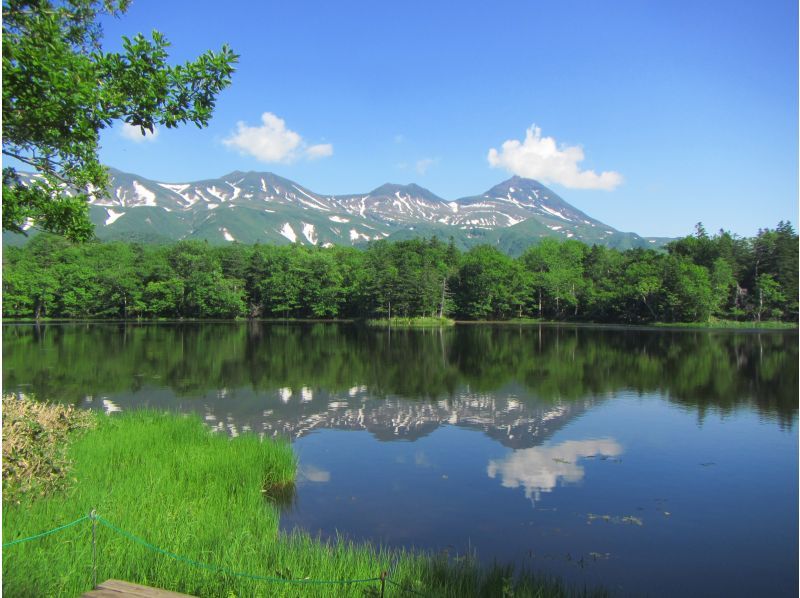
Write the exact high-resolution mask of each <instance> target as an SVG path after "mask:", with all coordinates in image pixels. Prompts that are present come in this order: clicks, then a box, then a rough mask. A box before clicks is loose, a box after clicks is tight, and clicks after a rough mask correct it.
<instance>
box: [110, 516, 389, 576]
mask: <svg viewBox="0 0 800 598" xmlns="http://www.w3.org/2000/svg"><path fill="white" fill-rule="evenodd" d="M95 517H96V518H97V521H99V522H100V523H101V524H103V525H105V526H106V527H107V528H109V529H110V530H112V531H114V532H116V533H117V534H119V535H121V536H123V537H125V538H127V539H128V540H131V541H132V542H136V543H137V544H141V545H142V546H144V547H145V548H147V549H149V550H152V551H154V552H158V553H159V554H163V555H164V556H168V557H170V558H171V559H174V560H176V561H179V562H182V563H186V564H188V565H192V566H194V567H199V568H201V569H206V570H209V571H214V572H217V573H225V574H226V575H233V576H235V577H244V578H247V579H254V580H257V581H268V582H273V583H297V584H348V583H369V582H373V581H381V578H380V577H368V578H365V579H284V578H283V577H266V576H263V575H254V574H252V573H243V572H240V571H233V570H231V569H228V568H227V567H219V566H217V565H210V564H208V563H202V562H200V561H196V560H194V559H190V558H188V557H185V556H181V555H179V554H175V553H174V552H170V551H168V550H164V549H163V548H159V547H158V546H155V545H153V544H150V543H149V542H148V541H147V540H144V539H142V538H140V537H138V536H134V535H133V534H131V533H130V532H126V531H125V530H122V529H120V528H118V527H117V526H115V525H114V524H113V523H111V522H110V521H106V520H105V519H104V518H103V517H101V516H100V515H95Z"/></svg>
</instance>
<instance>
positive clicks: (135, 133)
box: [120, 123, 158, 143]
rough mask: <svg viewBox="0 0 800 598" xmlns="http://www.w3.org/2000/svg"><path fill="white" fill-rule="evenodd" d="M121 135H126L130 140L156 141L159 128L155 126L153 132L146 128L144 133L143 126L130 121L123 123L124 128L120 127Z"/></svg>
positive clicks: (137, 141) (136, 141)
mask: <svg viewBox="0 0 800 598" xmlns="http://www.w3.org/2000/svg"><path fill="white" fill-rule="evenodd" d="M120 135H122V137H124V138H125V139H127V140H128V141H133V142H135V143H143V142H145V141H148V142H150V141H155V140H156V137H158V129H157V128H156V127H155V126H154V127H153V132H152V133H151V132H150V131H147V130H146V129H145V134H144V135H142V128H141V127H138V126H136V125H132V124H129V123H122V129H120Z"/></svg>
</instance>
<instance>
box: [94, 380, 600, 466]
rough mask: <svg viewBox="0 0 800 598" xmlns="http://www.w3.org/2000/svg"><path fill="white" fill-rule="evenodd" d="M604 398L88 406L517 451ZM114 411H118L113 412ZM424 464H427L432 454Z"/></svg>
mask: <svg viewBox="0 0 800 598" xmlns="http://www.w3.org/2000/svg"><path fill="white" fill-rule="evenodd" d="M602 401H603V400H602V399H596V398H588V399H580V400H573V401H555V402H549V401H541V400H536V399H535V398H533V397H530V396H526V395H525V391H524V389H522V388H520V387H518V386H512V387H510V388H507V389H501V390H498V391H497V392H495V393H493V394H485V393H472V392H467V391H466V390H463V391H459V392H456V393H455V394H454V395H453V396H452V397H450V398H448V399H440V400H438V401H413V400H407V399H404V398H401V397H394V396H392V397H387V398H375V397H374V396H373V395H372V394H371V392H370V390H369V388H368V387H366V386H363V387H353V388H351V389H349V390H348V391H347V392H344V393H331V392H328V391H325V390H317V389H313V390H312V389H309V388H306V389H303V390H302V391H301V392H294V391H293V390H292V389H287V388H280V389H277V390H275V391H272V392H256V391H253V390H250V389H240V390H235V391H230V392H229V393H227V394H225V395H224V396H222V395H220V394H219V393H207V394H204V395H202V396H199V397H196V398H194V399H189V400H187V399H179V398H176V397H175V396H174V395H173V393H171V392H169V391H167V390H164V389H158V388H148V387H145V388H143V389H140V390H139V391H138V392H136V393H120V394H118V395H115V397H114V401H111V400H109V399H107V398H103V399H101V400H100V401H99V402H98V400H97V399H95V398H93V397H92V398H87V399H84V400H83V401H81V402H80V403H79V405H80V406H82V407H87V408H98V409H99V408H102V409H104V410H105V411H106V412H107V413H111V412H116V411H125V410H129V409H136V408H139V407H149V408H157V409H177V410H179V411H181V412H194V413H197V414H198V415H200V416H201V417H202V418H203V419H204V420H205V422H206V424H207V425H208V426H209V427H210V428H211V429H212V430H214V431H216V432H222V433H226V434H228V435H230V436H233V437H236V436H239V435H240V434H241V433H243V432H255V433H256V434H258V435H260V436H261V437H268V438H275V437H287V438H291V439H293V440H296V439H298V438H302V437H304V436H307V435H308V434H310V433H312V432H314V431H318V430H324V429H335V430H349V431H366V432H369V433H370V434H371V435H372V436H373V437H374V438H376V439H377V440H379V441H393V440H405V441H414V440H418V439H420V438H423V437H426V436H428V435H430V434H431V433H433V432H434V431H435V430H437V429H438V428H440V427H442V426H458V427H460V428H466V429H470V430H479V431H481V432H483V433H484V434H485V435H486V436H488V437H489V438H492V439H494V440H496V441H498V442H499V443H500V444H502V445H503V446H506V447H509V448H525V447H531V446H535V445H538V444H541V443H542V442H543V441H544V440H546V439H547V438H549V437H550V436H551V435H552V434H553V432H555V431H556V430H558V429H560V428H561V427H563V426H564V425H565V424H566V423H567V422H568V421H570V420H571V419H573V418H574V417H576V416H577V415H579V414H581V413H584V412H585V411H586V410H587V409H589V408H591V407H592V406H593V405H597V404H599V403H601V402H602ZM109 405H113V407H111V408H110V407H109ZM416 458H417V461H418V462H417V464H418V465H420V466H424V464H425V456H424V455H419V456H418V457H416Z"/></svg>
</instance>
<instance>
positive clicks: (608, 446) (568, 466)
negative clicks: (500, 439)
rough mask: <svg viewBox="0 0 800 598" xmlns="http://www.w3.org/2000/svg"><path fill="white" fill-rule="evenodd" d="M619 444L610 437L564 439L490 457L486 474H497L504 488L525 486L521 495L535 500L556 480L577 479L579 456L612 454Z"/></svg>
mask: <svg viewBox="0 0 800 598" xmlns="http://www.w3.org/2000/svg"><path fill="white" fill-rule="evenodd" d="M621 454H622V446H620V444H619V443H618V442H617V441H615V440H613V439H611V438H599V439H590V440H567V441H565V442H562V443H561V444H556V445H554V446H539V447H534V448H528V449H520V450H516V451H514V452H513V453H511V454H510V455H508V456H507V457H506V458H504V459H492V460H491V461H489V465H488V466H487V468H486V473H487V474H488V475H489V477H490V478H492V479H494V478H496V477H497V476H498V475H499V476H500V479H501V480H502V484H503V487H504V488H519V487H520V486H522V487H523V488H525V497H526V498H529V499H530V500H532V501H534V502H535V501H537V500H539V497H540V495H541V493H542V492H550V491H551V490H552V489H553V488H555V487H556V486H557V485H558V483H559V481H562V482H567V483H575V482H579V481H581V480H582V479H583V476H584V474H585V470H584V469H583V467H582V466H580V465H578V463H577V460H578V459H580V458H586V457H593V456H602V457H616V456H618V455H621Z"/></svg>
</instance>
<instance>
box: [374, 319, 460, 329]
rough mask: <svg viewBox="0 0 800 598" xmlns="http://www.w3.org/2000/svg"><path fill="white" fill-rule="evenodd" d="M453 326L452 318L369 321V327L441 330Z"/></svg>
mask: <svg viewBox="0 0 800 598" xmlns="http://www.w3.org/2000/svg"><path fill="white" fill-rule="evenodd" d="M453 325H455V320H451V319H450V318H382V319H378V320H367V326H376V327H387V328H388V327H392V328H439V327H442V326H453Z"/></svg>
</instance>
